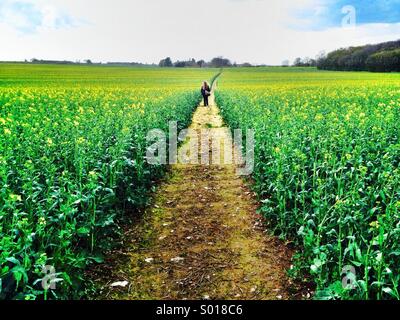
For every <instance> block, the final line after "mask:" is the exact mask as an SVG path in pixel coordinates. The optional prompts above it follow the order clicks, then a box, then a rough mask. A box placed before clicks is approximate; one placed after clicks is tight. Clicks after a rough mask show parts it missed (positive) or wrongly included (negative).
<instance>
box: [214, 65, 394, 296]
mask: <svg viewBox="0 0 400 320" xmlns="http://www.w3.org/2000/svg"><path fill="white" fill-rule="evenodd" d="M217 103H218V105H219V107H220V108H221V111H222V114H223V117H224V119H225V120H226V121H227V123H228V124H229V125H230V126H231V128H243V129H248V128H250V129H254V130H255V132H256V151H255V153H256V159H255V163H256V168H255V172H254V174H253V180H254V185H253V187H254V190H255V191H256V192H257V194H258V196H259V200H260V201H261V203H262V206H261V209H260V211H261V212H262V213H263V215H264V216H265V217H266V218H267V221H268V222H269V223H270V228H271V229H272V230H274V232H275V233H276V234H277V235H279V236H280V237H281V238H283V239H290V240H292V241H294V243H295V244H296V245H297V246H298V247H299V248H300V250H299V251H298V254H297V255H296V259H295V264H294V267H293V268H292V269H291V270H290V273H291V274H292V275H293V276H296V277H299V278H300V279H303V278H304V277H305V275H307V274H308V275H309V278H308V280H307V281H309V280H311V281H312V282H313V283H316V285H317V294H316V297H317V298H320V299H329V298H343V299H352V298H358V299H389V298H395V299H399V298H400V292H399V290H400V288H399V286H400V270H399V265H400V260H399V259H400V245H399V243H400V223H399V218H400V175H399V173H400V172H399V168H398V167H399V162H400V141H399V136H400V126H399V121H400V113H399V111H400V74H372V73H337V72H318V71H316V70H313V69H311V71H306V70H305V69H282V68H266V69H236V70H233V69H232V70H226V71H225V72H224V73H223V75H222V77H221V79H220V84H219V90H218V91H217ZM345 270H351V271H352V272H351V273H353V274H354V276H355V277H352V276H350V277H348V279H346V278H345V276H346V275H347V273H346V272H345V273H343V272H344V271H345ZM343 280H345V282H346V280H348V281H347V282H346V283H350V285H349V286H347V288H345V289H344V288H343V283H342V282H343Z"/></svg>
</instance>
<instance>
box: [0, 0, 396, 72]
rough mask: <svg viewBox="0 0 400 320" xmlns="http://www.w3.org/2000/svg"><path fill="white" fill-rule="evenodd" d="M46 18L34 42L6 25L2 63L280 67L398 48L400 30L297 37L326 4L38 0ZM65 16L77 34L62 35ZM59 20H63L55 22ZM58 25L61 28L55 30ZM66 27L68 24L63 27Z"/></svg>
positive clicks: (0, 31) (310, 0)
mask: <svg viewBox="0 0 400 320" xmlns="http://www.w3.org/2000/svg"><path fill="white" fill-rule="evenodd" d="M35 3H36V5H37V6H39V7H40V8H41V10H42V12H43V13H44V14H43V16H44V18H43V20H42V27H41V28H40V29H39V30H38V32H37V33H36V34H24V35H21V34H18V33H16V32H15V31H11V29H10V25H7V24H4V23H3V24H0V37H1V38H2V39H6V41H4V42H3V41H2V42H3V43H4V45H2V50H0V59H3V60H14V59H21V60H22V59H25V58H27V59H29V58H32V57H37V58H44V59H69V60H77V59H86V58H90V59H92V60H95V61H143V62H158V61H159V60H160V59H161V58H164V57H165V56H171V57H172V58H173V59H187V58H191V57H193V58H196V59H200V58H205V59H210V58H212V57H213V56H216V55H224V56H226V57H229V58H231V59H232V60H236V61H237V62H244V61H249V62H253V63H269V64H279V63H281V62H282V61H283V60H285V59H290V60H293V59H294V58H295V57H297V56H315V55H316V54H318V53H319V52H320V51H321V50H326V51H329V50H333V49H336V48H338V47H342V46H349V45H357V44H364V43H369V42H380V41H385V40H393V39H395V38H396V37H398V35H399V34H400V32H399V31H400V27H399V25H383V24H380V25H364V26H360V27H358V28H356V29H355V30H347V29H341V28H334V29H328V30H325V31H305V30H299V29H297V30H295V29H293V28H291V27H290V26H293V25H295V24H296V23H298V20H297V19H296V16H295V15H294V13H296V12H300V11H301V10H303V9H304V8H308V9H310V8H311V9H314V8H315V12H316V13H318V12H321V10H323V9H322V7H321V1H320V0H268V1H267V0H203V1H195V0H169V1H165V0H146V1H142V0H141V1H139V0H113V1H109V0H85V1H79V0H52V1H51V0H36V1H35ZM57 12H58V13H59V12H63V13H64V12H65V13H66V14H68V15H69V16H72V17H74V19H75V21H85V22H86V23H80V24H77V25H76V26H75V27H72V28H57V25H58V24H59V23H60V18H59V17H60V15H59V14H57ZM57 17H58V18H57ZM57 21H58V22H57ZM61 21H62V20H61Z"/></svg>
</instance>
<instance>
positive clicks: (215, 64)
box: [158, 57, 253, 68]
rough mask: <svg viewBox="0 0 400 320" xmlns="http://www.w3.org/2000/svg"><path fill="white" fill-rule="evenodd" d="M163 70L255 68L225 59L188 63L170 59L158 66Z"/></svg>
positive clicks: (190, 60) (192, 60)
mask: <svg viewBox="0 0 400 320" xmlns="http://www.w3.org/2000/svg"><path fill="white" fill-rule="evenodd" d="M158 65H159V66H160V67H162V68H173V67H175V68H185V67H186V68H227V67H253V65H252V64H250V63H248V62H246V63H242V64H237V63H235V62H233V63H232V62H231V61H230V60H229V59H226V58H223V57H216V58H213V59H211V61H208V62H206V61H204V60H198V61H196V60H195V59H188V60H186V61H179V60H178V61H175V62H173V61H172V59H171V58H170V57H167V58H165V59H162V60H161V61H160V63H159V64H158Z"/></svg>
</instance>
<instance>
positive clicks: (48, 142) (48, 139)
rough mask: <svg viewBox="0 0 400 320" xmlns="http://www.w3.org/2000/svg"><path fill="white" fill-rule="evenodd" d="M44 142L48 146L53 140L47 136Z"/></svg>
mask: <svg viewBox="0 0 400 320" xmlns="http://www.w3.org/2000/svg"><path fill="white" fill-rule="evenodd" d="M46 143H47V145H48V146H52V145H53V140H52V139H51V138H47V139H46Z"/></svg>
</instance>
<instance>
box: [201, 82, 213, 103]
mask: <svg viewBox="0 0 400 320" xmlns="http://www.w3.org/2000/svg"><path fill="white" fill-rule="evenodd" d="M201 95H202V96H203V99H204V106H205V107H208V97H209V96H210V95H211V89H210V86H209V85H208V83H207V81H204V82H203V85H202V86H201Z"/></svg>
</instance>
